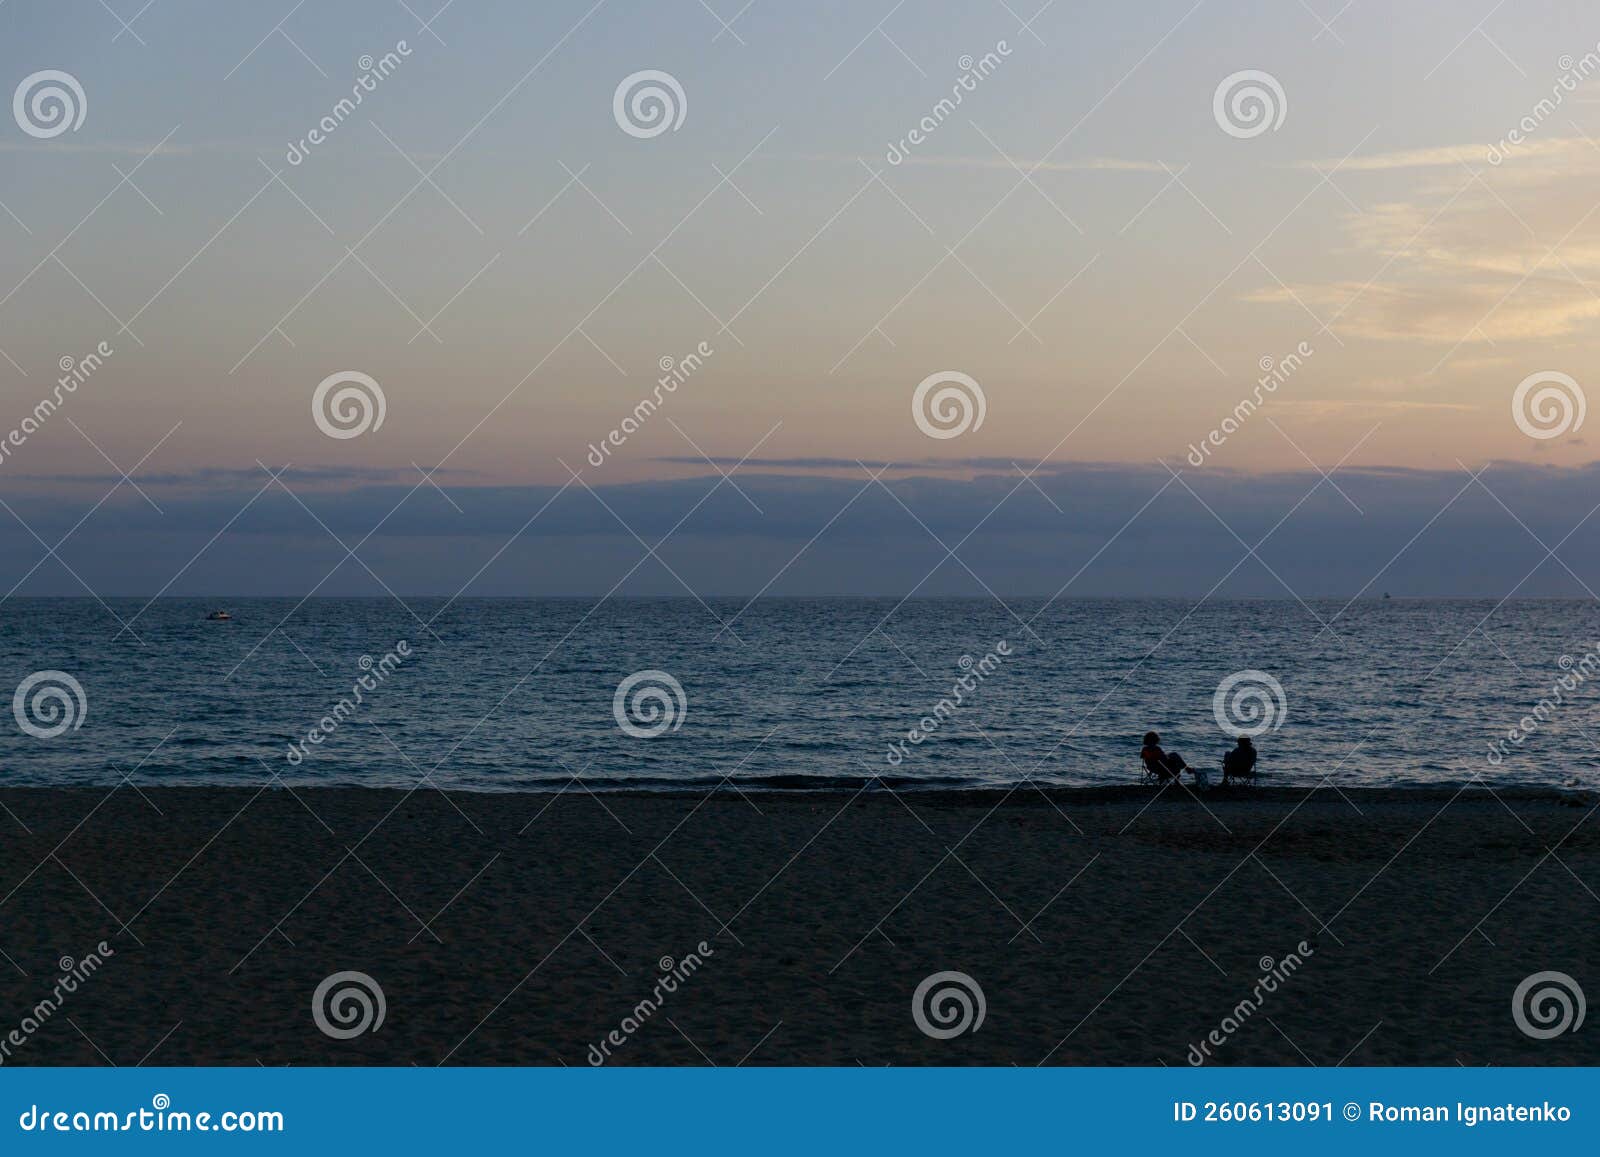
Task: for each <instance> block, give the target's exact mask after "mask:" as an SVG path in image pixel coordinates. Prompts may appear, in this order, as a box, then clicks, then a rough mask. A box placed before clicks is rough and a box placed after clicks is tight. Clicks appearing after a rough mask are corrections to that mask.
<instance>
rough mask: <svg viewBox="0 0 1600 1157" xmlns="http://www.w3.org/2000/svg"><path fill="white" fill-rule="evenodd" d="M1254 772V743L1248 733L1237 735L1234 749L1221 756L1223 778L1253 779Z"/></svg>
mask: <svg viewBox="0 0 1600 1157" xmlns="http://www.w3.org/2000/svg"><path fill="white" fill-rule="evenodd" d="M1255 774H1256V745H1255V744H1254V743H1252V742H1251V741H1250V737H1249V736H1248V735H1241V736H1239V742H1238V743H1237V744H1236V745H1235V746H1234V749H1233V750H1232V751H1230V752H1228V753H1227V754H1226V755H1224V756H1223V757H1222V777H1223V778H1224V779H1253V778H1255Z"/></svg>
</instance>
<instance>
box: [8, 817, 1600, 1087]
mask: <svg viewBox="0 0 1600 1157" xmlns="http://www.w3.org/2000/svg"><path fill="white" fill-rule="evenodd" d="M0 804H3V805H4V807H5V808H6V809H7V810H8V811H9V813H10V814H6V812H0V826H3V829H4V838H3V840H0V893H3V894H4V901H3V903H0V952H3V953H4V954H5V958H0V1039H5V1038H6V1034H7V1033H8V1032H10V1031H11V1030H13V1029H18V1030H19V1034H20V1035H21V1036H22V1038H23V1039H22V1043H21V1044H16V1043H15V1040H14V1039H13V1040H12V1042H11V1045H10V1048H9V1051H8V1054H7V1055H5V1056H4V1057H3V1058H0V1059H3V1060H4V1063H6V1064H11V1065H16V1064H54V1065H64V1064H84V1065H95V1064H106V1063H116V1064H118V1065H132V1064H137V1063H140V1062H141V1061H143V1062H144V1063H147V1064H161V1065H182V1064H230V1065H254V1064H258V1063H259V1064H264V1065H281V1064H290V1063H292V1064H297V1065H304V1064H388V1065H409V1064H421V1065H432V1064H439V1063H446V1064H533V1065H555V1064H568V1065H584V1064H586V1063H590V1061H591V1060H592V1059H593V1057H594V1056H595V1055H597V1054H595V1053H591V1049H590V1046H591V1045H595V1046H599V1045H602V1044H603V1043H605V1044H609V1047H608V1048H606V1049H605V1050H604V1052H606V1053H609V1057H608V1058H607V1063H611V1064H639V1065H704V1064H717V1065H733V1064H738V1063H741V1062H743V1063H748V1064H767V1065H774V1064H791V1065H813V1064H830V1065H854V1064H857V1063H859V1064H864V1065H882V1064H896V1065H902V1064H956V1065H962V1064H997V1065H1009V1064H1019V1065H1032V1064H1038V1063H1041V1062H1043V1063H1047V1064H1067V1065H1083V1064H1133V1065H1155V1064H1168V1065H1184V1064H1186V1063H1189V1062H1190V1061H1191V1060H1192V1059H1193V1056H1194V1054H1193V1053H1191V1046H1195V1045H1199V1044H1201V1043H1203V1042H1205V1041H1207V1038H1208V1034H1210V1033H1212V1032H1213V1031H1214V1030H1215V1031H1216V1032H1217V1033H1218V1034H1219V1035H1221V1036H1223V1037H1224V1038H1225V1039H1224V1040H1223V1042H1222V1043H1221V1044H1215V1043H1213V1044H1212V1045H1211V1047H1210V1050H1209V1051H1210V1053H1211V1056H1210V1057H1209V1058H1207V1060H1206V1063H1211V1064H1228V1065H1244V1064H1260V1065H1304V1064H1318V1065H1332V1064H1337V1063H1340V1062H1343V1063H1345V1064H1349V1065H1372V1064H1433V1065H1455V1064H1458V1063H1459V1064H1465V1065H1483V1064H1496V1065H1506V1064H1530V1065H1540V1064H1597V1063H1600V1030H1597V1026H1596V1025H1595V1024H1593V1023H1590V1024H1587V1025H1586V1026H1585V1027H1584V1028H1582V1029H1580V1030H1578V1031H1576V1032H1572V1033H1567V1034H1564V1035H1561V1036H1558V1037H1555V1038H1552V1039H1548V1040H1539V1039H1534V1038H1532V1037H1530V1036H1528V1035H1526V1034H1525V1033H1524V1032H1523V1031H1521V1030H1520V1029H1519V1028H1518V1026H1517V1024H1516V1022H1515V1020H1514V1018H1513V1015H1512V995H1513V992H1514V991H1515V989H1516V988H1517V985H1518V984H1519V982H1521V981H1522V980H1523V979H1524V978H1525V977H1527V976H1529V975H1531V974H1533V973H1537V972H1542V971H1547V970H1557V971H1560V972H1564V973H1568V974H1570V975H1571V976H1573V977H1574V978H1575V979H1576V980H1577V981H1578V982H1579V983H1580V984H1584V985H1586V986H1587V987H1588V989H1589V992H1590V995H1591V996H1594V995H1596V994H1600V972H1596V971H1594V969H1595V962H1596V961H1597V960H1600V896H1597V893H1600V821H1597V820H1596V819H1595V818H1594V809H1595V806H1596V800H1595V799H1594V798H1593V797H1592V796H1585V795H1581V794H1573V795H1566V796H1562V795H1557V794H1554V793H1514V792H1513V793H1506V792H1502V793H1500V794H1499V795H1498V796H1492V795H1490V794H1489V793H1487V792H1483V791H1469V792H1466V793H1464V794H1457V793H1455V792H1452V791H1429V792H1406V793H1400V792H1393V791H1374V790H1349V791H1346V792H1343V793H1340V792H1336V791H1334V790H1331V789H1322V790H1319V791H1316V792H1307V791H1303V790H1289V789H1276V790H1273V789H1258V790H1256V791H1254V792H1240V793H1236V794H1231V795H1228V794H1223V793H1221V792H1212V793H1210V794H1209V795H1207V796H1206V797H1205V798H1204V800H1203V801H1199V800H1196V799H1195V798H1193V797H1191V796H1189V795H1188V794H1187V793H1181V792H1176V791H1169V792H1168V793H1166V794H1165V795H1163V796H1161V797H1157V795H1156V793H1155V791H1154V789H1131V788H1130V789H1116V790H1101V791H1052V792H1050V793H1049V794H1046V793H1043V792H1040V791H1038V790H1035V789H1032V788H1024V789H1021V790H1019V791H1016V792H1014V793H1011V794H1005V793H1000V792H994V793H962V794H956V793H947V794H932V793H920V794H919V793H891V792H889V791H887V790H883V789H875V790H871V791H867V792H864V793H854V794H850V793H844V794H801V793H785V794H764V795H763V794H751V795H748V796H741V795H740V794H739V793H737V792H735V791H733V790H731V789H729V788H723V789H722V790H720V791H717V792H715V793H714V794H712V795H711V796H709V797H707V796H704V795H619V794H608V795H603V796H594V795H590V794H588V793H587V792H586V791H585V790H584V789H582V788H581V787H578V786H574V787H572V788H570V789H569V790H568V791H566V792H565V793H564V794H562V795H559V796H554V795H532V794H511V793H508V794H499V795H496V794H473V793H450V794H448V795H446V794H445V793H443V792H440V791H437V790H433V789H431V788H423V789H421V790H416V791H413V792H410V793H406V792H400V791H380V790H366V789H333V788H314V789H296V790H295V791H293V792H290V791H287V790H283V789H282V788H278V787H273V788H267V789H264V790H261V791H255V790H251V789H242V788H148V787H147V788H143V789H142V790H141V789H135V788H134V787H132V786H130V785H124V786H122V787H120V788H118V789H117V790H116V791H114V792H112V793H111V794H109V795H108V794H107V792H106V790H105V789H61V790H53V789H34V788H14V789H5V790H0ZM25 829H26V830H25ZM101 941H104V942H105V943H106V947H107V948H108V949H109V950H110V952H109V953H108V954H107V955H106V956H105V957H104V960H103V963H102V964H101V965H100V967H99V968H98V970H97V971H95V972H94V973H93V975H91V976H89V977H88V978H87V979H85V980H83V981H82V982H79V983H76V985H75V991H72V992H67V993H64V994H63V995H62V996H61V999H60V1001H59V1007H56V1008H53V1009H46V1010H44V1011H45V1012H46V1015H45V1016H44V1017H43V1018H42V1020H41V1018H39V1017H38V1016H37V1015H36V1013H37V1012H38V1011H40V1010H39V1009H38V1008H37V1006H38V1004H39V1002H40V1001H41V999H42V998H46V997H50V996H51V995H52V991H53V988H54V986H55V985H56V984H57V981H58V979H59V976H60V971H59V969H60V961H61V958H62V957H70V958H72V961H73V962H78V961H81V960H83V959H85V956H86V954H87V953H89V952H92V951H96V946H97V945H98V944H99V942H101ZM702 942H704V944H705V951H702V950H701V949H700V947H699V946H700V944H701V943H702ZM1302 943H1303V944H1304V945H1305V948H1304V950H1302V949H1301V948H1300V945H1301V944H1302ZM691 953H693V954H694V957H691V956H690V954H691ZM1291 953H1294V954H1295V956H1296V957H1298V961H1297V962H1295V963H1293V965H1292V967H1289V966H1286V965H1285V964H1284V962H1285V961H1286V960H1287V959H1289V954H1291ZM663 958H669V959H668V960H666V961H664V960H663ZM664 965H665V966H667V968H666V972H665V974H664V973H663V967H664ZM1263 968H1266V970H1267V971H1266V975H1269V976H1271V975H1273V974H1274V973H1275V972H1276V973H1278V974H1280V975H1281V979H1276V980H1275V981H1274V983H1273V985H1272V986H1271V990H1270V991H1265V990H1258V989H1257V985H1258V982H1259V981H1260V979H1261V977H1262V976H1263ZM1286 969H1287V970H1286ZM346 970H356V971H360V972H362V973H366V974H368V975H369V976H370V977H372V978H373V979H374V980H375V981H376V982H377V984H378V985H379V987H381V989H382V992H383V996H384V1003H385V1013H384V1019H383V1022H382V1024H381V1026H379V1027H378V1028H376V1030H374V1031H367V1032H364V1033H362V1034H360V1035H357V1036H353V1037H350V1038H349V1039H336V1038H334V1037H331V1036H329V1035H327V1034H325V1033H324V1032H323V1031H322V1030H321V1029H320V1028H319V1027H318V1025H317V1022H316V1019H315V1018H314V1017H313V1010H312V1002H313V994H314V992H315V991H316V989H317V987H318V984H319V983H320V982H322V981H323V980H324V979H325V978H326V977H329V976H330V975H332V974H334V973H338V972H341V971H346ZM945 971H957V972H961V973H965V974H967V975H968V976H970V977H972V978H973V980H974V981H975V982H976V984H977V986H978V987H979V988H981V990H982V993H983V1001H984V1018H983V1021H982V1024H981V1026H980V1027H978V1028H977V1029H976V1030H975V1031H967V1032H964V1033H962V1034H960V1035H957V1036H953V1037H951V1038H949V1039H936V1038H934V1037H931V1036H929V1035H927V1034H926V1033H924V1032H923V1031H922V1029H921V1028H919V1026H918V1023H917V1020H916V1018H915V1017H914V1016H913V1005H912V1001H913V993H914V992H915V990H916V989H917V987H918V985H919V983H920V982H921V981H923V979H924V978H926V977H928V976H930V975H932V974H934V973H938V972H945ZM663 975H666V976H667V977H669V978H670V979H671V983H670V984H669V985H666V986H664V987H658V986H660V985H662V984H663V981H662V977H663ZM1247 999H1251V1000H1253V1007H1249V1008H1246V1009H1243V1010H1241V1008H1240V1003H1241V1001H1245V1000H1247ZM641 1002H648V1003H646V1004H644V1005H641ZM949 1007H952V1008H953V1006H949ZM24 1021H27V1022H28V1023H29V1024H31V1025H33V1027H32V1029H31V1030H29V1029H27V1028H26V1026H25V1025H24ZM330 1023H334V1022H330ZM929 1023H931V1024H933V1026H934V1027H935V1028H937V1027H938V1025H937V1023H936V1022H934V1021H930V1022H929ZM19 1026H20V1027H19ZM334 1027H337V1024H336V1023H335V1024H334ZM613 1032H615V1033H616V1034H617V1036H619V1037H622V1038H623V1040H622V1043H621V1044H616V1043H614V1041H615V1038H608V1034H610V1033H613Z"/></svg>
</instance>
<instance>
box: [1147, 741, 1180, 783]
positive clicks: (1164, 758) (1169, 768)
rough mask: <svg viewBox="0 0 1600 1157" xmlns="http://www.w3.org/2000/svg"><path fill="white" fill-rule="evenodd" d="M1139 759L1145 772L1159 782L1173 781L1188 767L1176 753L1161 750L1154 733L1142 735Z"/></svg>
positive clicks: (1159, 742)
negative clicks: (1142, 740) (1142, 742)
mask: <svg viewBox="0 0 1600 1157" xmlns="http://www.w3.org/2000/svg"><path fill="white" fill-rule="evenodd" d="M1139 759H1140V760H1141V761H1142V762H1143V763H1144V766H1145V770H1147V771H1149V772H1150V774H1151V775H1154V776H1155V777H1156V778H1157V779H1159V780H1163V781H1165V780H1169V779H1170V780H1174V781H1176V780H1177V778H1178V776H1179V775H1180V774H1181V773H1182V772H1183V771H1184V770H1185V769H1186V768H1188V767H1189V765H1188V764H1187V763H1185V762H1184V761H1183V756H1181V755H1179V754H1178V753H1177V752H1176V751H1162V750H1161V736H1159V735H1157V734H1156V733H1155V732H1154V731H1146V732H1145V733H1144V746H1143V747H1141V748H1140V749H1139Z"/></svg>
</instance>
